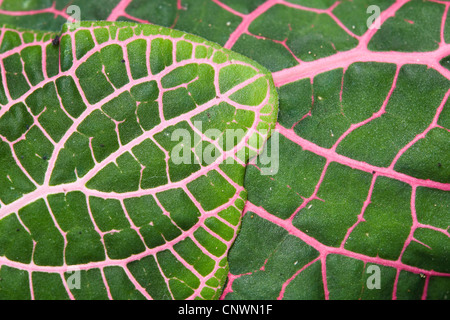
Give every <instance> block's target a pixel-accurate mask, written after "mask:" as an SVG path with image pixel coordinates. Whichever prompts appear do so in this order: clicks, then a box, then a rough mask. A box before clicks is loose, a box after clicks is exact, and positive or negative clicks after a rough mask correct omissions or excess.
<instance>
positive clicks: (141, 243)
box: [0, 2, 278, 299]
mask: <svg viewBox="0 0 450 320" xmlns="http://www.w3.org/2000/svg"><path fill="white" fill-rule="evenodd" d="M7 4H8V2H6V3H4V5H7ZM0 33H1V34H2V35H3V38H2V39H3V42H2V43H1V46H2V48H3V52H2V53H1V54H0V61H1V66H2V70H4V72H2V81H1V82H2V86H1V92H2V93H3V98H4V100H2V103H1V106H0V161H1V163H2V166H1V168H0V299H69V298H70V299H142V298H144V299H213V298H218V297H219V295H220V293H221V288H222V287H223V286H224V283H225V280H226V274H227V270H228V265H227V253H228V250H229V248H230V247H231V245H232V243H233V241H234V238H235V237H236V234H237V231H238V229H239V227H240V223H239V221H240V214H241V212H242V210H243V202H244V201H245V200H246V191H245V189H244V187H243V180H244V173H245V166H246V163H247V161H248V159H249V158H250V157H252V156H255V155H256V154H257V153H258V152H260V151H261V149H262V145H261V144H258V143H256V142H255V141H256V140H257V139H255V138H260V139H261V138H262V139H263V140H264V139H266V138H267V137H269V136H270V131H271V129H272V128H273V127H274V125H275V120H276V116H277V111H278V97H277V92H276V90H275V87H274V84H273V80H272V77H271V75H270V73H269V72H268V71H267V70H266V69H265V68H263V67H261V66H259V65H258V64H257V63H254V62H253V61H251V60H250V59H248V58H246V57H244V56H241V55H239V54H236V53H234V52H232V51H230V50H227V49H224V48H222V47H220V46H219V45H217V44H214V43H212V42H208V41H206V40H204V39H202V38H199V37H197V36H193V35H190V34H186V33H183V32H180V31H174V30H171V29H166V28H164V27H159V26H151V25H139V24H134V23H126V22H95V23H94V22H81V23H80V26H79V27H78V28H75V29H73V28H71V25H70V24H66V25H64V27H63V30H62V33H61V35H60V39H61V40H60V43H59V44H58V43H57V41H56V42H55V41H54V39H55V34H54V33H41V32H34V31H29V30H24V29H17V30H16V29H14V28H12V27H8V26H5V27H3V28H2V29H1V30H0ZM25 36H27V39H28V38H30V39H31V41H24V39H25V38H26V37H25ZM11 39H19V42H12V40H11ZM202 50H206V52H207V54H206V56H203V57H197V52H199V51H202ZM55 65H56V68H55ZM230 67H232V68H233V70H234V72H231V73H230V72H227V73H224V72H222V70H228V69H229V68H230ZM248 69H250V70H252V74H251V76H250V77H246V78H238V79H237V81H236V79H235V78H232V77H234V76H235V75H238V74H242V72H243V71H246V70H248ZM225 86H226V90H219V88H224V87H225ZM240 92H245V97H243V98H239V97H240V95H242V94H241V93H240ZM235 96H237V97H238V98H235ZM235 100H236V101H237V102H235ZM224 111H225V112H226V114H224ZM243 114H245V115H246V116H245V117H243ZM225 115H226V117H225ZM243 119H244V120H243ZM214 124H220V127H219V128H217V127H216V126H215V125H214ZM213 127H215V128H216V129H217V130H218V134H216V136H215V137H212V136H209V133H208V131H207V129H208V128H213ZM237 130H240V131H239V132H242V135H240V136H239V138H238V139H237V140H235V139H234V140H232V141H231V145H230V144H229V143H228V142H229V141H226V139H225V138H226V137H227V136H228V135H230V132H231V133H233V132H234V131H237ZM227 143H228V144H227ZM211 146H212V147H213V148H211ZM212 150H213V151H214V157H210V155H211V151H212ZM207 156H209V157H208V158H207Z"/></svg>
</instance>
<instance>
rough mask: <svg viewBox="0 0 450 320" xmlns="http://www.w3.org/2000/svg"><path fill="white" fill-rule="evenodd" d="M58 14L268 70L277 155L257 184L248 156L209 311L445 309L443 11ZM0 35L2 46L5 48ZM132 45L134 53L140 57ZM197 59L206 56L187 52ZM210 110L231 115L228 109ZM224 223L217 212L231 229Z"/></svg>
mask: <svg viewBox="0 0 450 320" xmlns="http://www.w3.org/2000/svg"><path fill="white" fill-rule="evenodd" d="M71 3H73V4H75V5H78V6H79V7H80V9H81V12H82V13H83V19H108V20H132V21H136V22H147V23H153V24H158V25H163V26H167V27H171V28H174V29H178V30H182V31H185V32H190V33H193V34H197V35H201V36H203V37H205V38H206V39H208V40H210V41H214V42H217V43H219V44H221V45H223V46H224V47H225V48H228V49H233V50H234V51H237V52H239V53H241V54H243V55H245V56H247V57H249V58H251V59H254V60H256V61H258V62H259V63H261V64H262V65H264V66H265V67H266V68H267V69H269V70H270V71H272V72H273V77H274V80H275V85H276V87H277V89H278V91H279V93H280V112H279V117H278V124H277V128H278V132H279V140H278V141H277V140H276V136H277V134H275V135H274V136H273V138H271V140H269V143H268V146H267V148H266V150H268V151H269V153H270V151H272V152H274V154H275V155H276V154H277V152H276V150H277V149H276V147H277V145H278V146H279V153H278V154H279V167H278V168H277V169H273V168H272V169H270V170H273V174H272V175H261V172H260V170H261V169H269V168H267V166H268V165H267V163H266V162H265V161H263V159H261V160H257V161H252V164H253V165H252V166H250V167H249V168H248V170H247V172H246V178H245V188H246V189H247V190H248V194H249V196H248V197H249V201H248V202H247V203H246V205H247V207H246V210H245V212H246V214H245V216H244V222H243V225H242V231H241V233H240V235H239V236H238V237H237V241H236V244H235V245H234V247H233V249H232V251H231V253H230V255H229V260H230V271H231V273H230V275H229V282H228V285H227V288H226V290H225V291H224V294H223V295H222V298H226V299H232V298H234V299H257V298H261V299H448V297H449V296H450V292H449V287H450V285H449V280H448V279H449V276H450V270H449V266H450V262H449V260H448V257H449V256H450V255H449V250H450V249H449V248H450V246H449V242H448V241H449V218H448V217H449V215H448V213H449V206H450V198H449V197H450V196H449V191H450V181H449V177H450V171H449V170H450V169H449V168H450V163H449V162H448V159H449V156H448V155H449V153H450V150H449V147H448V146H449V145H450V144H449V139H450V138H449V129H450V112H449V110H450V107H449V102H448V97H449V83H448V80H450V73H449V70H450V67H449V61H450V58H449V57H450V55H449V52H450V51H449V43H450V19H449V12H450V11H449V3H447V2H446V1H435V0H430V1H422V0H400V1H394V0H352V1H347V0H343V1H334V0H283V1H280V0H246V1H242V0H152V1H147V0H132V1H111V2H108V4H106V5H103V6H102V8H99V7H98V5H97V4H94V3H92V2H89V3H88V2H87V1H79V0H75V1H71ZM67 4H68V0H65V1H56V5H55V9H56V10H57V11H56V12H55V10H54V9H51V3H50V2H49V1H43V0H41V1H30V2H22V3H20V4H19V2H17V1H14V0H4V1H3V3H2V5H1V6H0V8H1V9H3V10H5V11H3V12H2V13H1V15H0V20H1V21H2V22H4V23H12V24H15V25H18V26H31V27H33V28H35V29H43V30H59V26H60V25H61V24H62V21H64V20H65V18H66V16H65V12H64V6H65V5H67ZM374 6H375V7H374ZM378 9H379V12H380V13H381V15H380V16H379V17H378V16H377V15H376V13H377V10H378ZM8 11H13V12H10V13H9V12H8ZM54 13H56V16H55V15H54ZM5 38H6V39H8V42H5V45H4V46H5V47H6V48H7V47H8V46H13V45H14V43H16V42H17V41H20V39H18V38H17V37H15V36H14V35H13V34H12V35H10V34H8V36H6V34H5ZM133 46H134V47H136V48H138V47H139V43H136V44H133ZM186 47H188V46H186ZM139 48H140V50H138V49H134V50H133V51H135V52H136V56H139V55H144V54H145V50H142V48H143V47H142V46H141V47H139ZM180 50H181V49H180ZM207 55H208V51H207V49H206V48H199V49H198V50H197V51H196V53H195V56H196V57H197V58H203V57H206V56H207ZM16 59H17V57H16ZM179 59H180V61H181V60H182V59H184V58H183V57H182V56H181V55H180V57H179ZM136 60H139V59H138V58H137V59H136ZM132 65H136V66H137V63H133V64H132ZM144 69H145V68H139V67H136V68H135V69H132V74H133V77H134V76H135V75H136V77H137V78H138V77H142V76H145V75H141V73H143V72H144V71H142V70H144ZM47 70H51V67H50V66H49V67H48V68H47ZM36 71H37V72H36V75H35V76H34V77H35V78H36V79H39V72H38V70H36ZM245 74H247V76H249V75H248V73H245ZM245 74H244V75H242V74H240V75H238V74H236V76H235V77H233V78H232V79H231V78H228V79H229V80H231V81H230V83H228V82H227V83H223V86H224V87H225V88H226V87H227V86H228V85H232V84H233V81H234V79H235V78H238V76H240V77H244V76H245ZM17 79H18V80H17V81H18V82H20V81H22V80H23V79H22V80H21V79H20V77H18V78H17ZM179 94H180V96H181V95H182V93H179ZM240 98H245V95H240ZM5 99H6V97H5V95H4V94H2V93H1V92H0V101H5ZM186 105H187V108H189V104H186ZM153 107H154V106H153V105H148V106H146V109H151V108H153ZM16 108H17V111H19V110H20V106H16ZM216 112H219V111H217V110H211V112H210V116H211V115H212V114H216ZM220 113H221V115H222V116H223V117H225V118H229V117H230V112H228V111H227V108H223V109H222V110H221V111H220ZM246 119H249V120H248V121H250V120H251V119H252V117H251V116H249V117H246ZM147 122H148V126H150V125H152V122H151V120H150V119H146V123H147ZM143 123H144V122H143ZM214 126H218V124H217V122H214ZM16 130H17V129H16ZM19 131H20V130H19ZM11 133H12V131H11ZM35 135H36V134H35ZM42 148H44V147H42ZM226 172H227V173H229V174H230V175H232V174H233V173H232V172H234V170H233V169H230V170H228V171H226ZM23 187H26V186H23ZM203 201H208V202H213V201H214V200H213V199H203ZM233 213H234V210H233V209H230V210H227V211H224V212H222V213H221V214H222V216H223V217H227V219H230V220H229V221H230V222H231V221H233V224H237V223H238V218H237V217H235V216H234V214H233ZM231 217H232V218H231ZM209 225H210V226H211V228H212V221H211V222H209ZM24 241H26V240H24ZM377 275H380V278H379V279H380V280H381V286H380V288H379V289H378V287H377V286H376V284H377V283H376V277H377ZM369 286H370V287H371V288H372V289H369Z"/></svg>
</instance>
